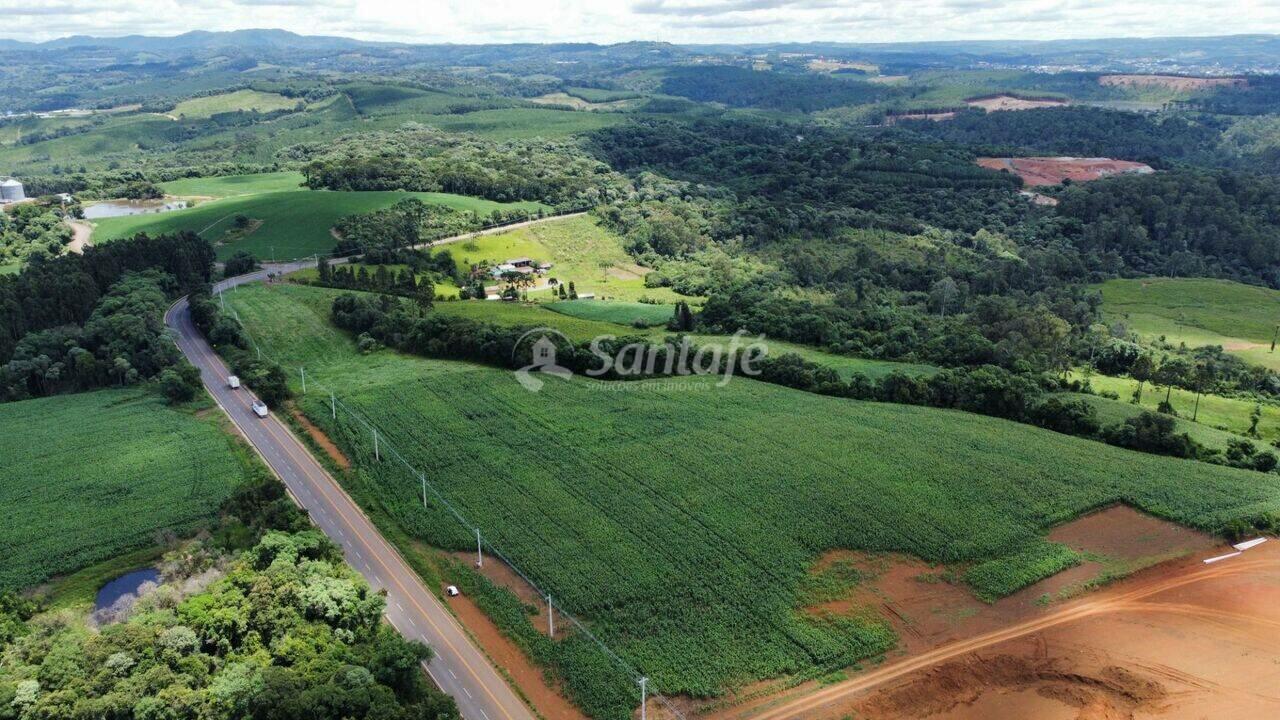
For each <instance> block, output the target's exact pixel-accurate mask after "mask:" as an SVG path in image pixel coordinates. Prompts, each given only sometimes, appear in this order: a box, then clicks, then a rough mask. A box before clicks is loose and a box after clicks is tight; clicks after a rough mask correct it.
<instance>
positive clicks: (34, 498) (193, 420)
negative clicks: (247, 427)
mask: <svg viewBox="0 0 1280 720" xmlns="http://www.w3.org/2000/svg"><path fill="white" fill-rule="evenodd" d="M232 442H233V441H232V439H231V436H230V435H229V434H227V433H226V432H224V431H223V430H222V429H220V428H219V427H218V424H217V422H216V421H215V420H212V419H203V418H199V417H197V416H196V415H194V414H193V413H192V412H191V411H185V410H175V409H173V408H170V407H168V406H167V405H165V403H164V401H163V400H162V399H161V398H160V397H159V396H157V395H153V394H149V393H145V392H140V391H138V390H99V391H97V392H87V393H81V394H79V395H62V396H57V397H51V398H44V399H39V400H25V401H22V402H15V403H5V404H0V504H2V505H3V507H4V508H5V510H6V513H7V515H8V517H7V518H6V520H5V522H4V524H3V527H0V552H3V553H4V562H3V563H0V591H4V590H10V589H18V588H25V587H29V586H31V585H34V584H36V583H39V582H42V581H44V580H46V579H48V578H49V577H51V576H53V575H59V574H64V573H68V572H72V571H74V570H78V569H80V568H83V567H86V566H88V565H91V564H94V563H98V562H102V561H105V560H109V559H112V558H114V557H115V556H117V555H119V554H122V553H125V552H127V551H129V550H134V549H136V548H140V547H143V546H146V545H150V544H152V543H154V542H155V540H154V538H155V534H156V532H157V531H159V530H174V531H178V532H181V531H185V530H189V529H191V528H192V527H193V526H195V525H197V524H199V523H202V522H204V521H207V520H211V519H212V516H213V514H214V512H215V511H216V509H217V507H218V505H219V504H220V503H221V502H222V500H223V499H225V498H226V497H227V496H228V495H230V493H231V490H232V489H233V488H234V487H235V486H236V485H238V484H239V483H241V482H243V481H244V480H245V479H247V477H248V471H247V470H246V466H245V465H244V462H245V461H244V460H243V459H242V458H240V457H238V452H240V451H238V450H235V449H234V448H233V445H232Z"/></svg>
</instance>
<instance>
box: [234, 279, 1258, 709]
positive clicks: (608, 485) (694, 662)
mask: <svg viewBox="0 0 1280 720" xmlns="http://www.w3.org/2000/svg"><path fill="white" fill-rule="evenodd" d="M333 295H334V293H327V292H324V291H320V290H317V289H314V288H301V287H288V286H284V287H271V288H265V287H251V288H243V289H241V290H240V291H239V292H238V293H236V294H234V295H228V302H229V303H230V304H231V305H233V306H234V307H235V309H236V310H237V311H238V312H239V315H240V317H241V318H243V320H244V322H245V324H246V325H247V326H248V328H249V329H250V330H251V331H252V333H253V334H254V337H255V338H256V339H257V341H258V342H259V343H260V344H261V345H262V347H263V350H264V352H266V353H268V354H271V355H272V356H275V357H277V358H278V359H280V360H282V361H283V362H284V363H285V364H286V365H288V366H299V365H304V366H306V368H307V371H308V373H307V374H308V379H309V381H311V382H313V383H319V384H320V385H318V386H317V385H313V386H312V387H313V388H315V387H320V388H321V390H320V391H318V392H317V391H315V390H313V391H312V392H311V394H308V395H305V396H303V397H302V399H301V401H300V403H301V406H302V408H303V409H304V410H305V411H306V412H307V414H308V415H309V416H310V417H311V419H312V420H313V421H314V422H316V424H318V425H320V426H321V427H322V428H323V429H324V430H325V431H326V432H327V433H328V434H329V435H330V436H331V437H333V438H334V439H335V440H336V441H337V443H338V444H339V445H340V446H341V447H342V449H343V450H344V452H346V454H347V455H348V456H349V457H351V458H352V459H353V460H354V462H355V463H356V466H357V468H358V469H359V470H358V472H357V473H356V475H354V476H353V477H352V478H351V479H349V480H348V487H349V488H350V489H351V490H352V491H353V492H354V493H355V494H356V495H357V496H358V497H359V498H360V500H361V501H362V502H364V503H366V504H369V505H371V506H373V507H375V508H377V509H378V510H379V511H380V513H381V512H385V513H386V515H387V516H389V517H390V518H392V519H393V520H394V522H395V523H397V524H398V525H399V526H400V527H401V528H402V529H403V530H404V531H405V532H407V533H408V534H409V535H411V536H412V537H414V538H417V539H421V540H423V541H426V542H428V543H430V544H432V545H435V546H438V547H443V548H449V549H456V550H465V549H467V548H468V547H473V545H472V543H474V537H473V536H472V535H470V533H469V532H468V531H467V530H465V529H464V528H463V527H461V526H460V525H458V524H457V523H456V522H455V521H454V520H453V519H452V518H451V517H450V516H449V514H448V513H447V512H446V511H445V510H444V509H443V508H442V507H441V506H440V505H439V504H438V503H437V502H435V501H434V500H432V501H430V502H429V503H428V505H427V507H426V508H424V507H423V501H422V498H421V496H420V495H419V493H420V488H419V485H418V482H417V480H416V478H415V477H414V476H413V475H410V474H409V473H408V472H407V471H406V470H405V469H404V468H403V467H402V466H400V465H398V464H396V463H392V462H389V461H386V460H385V458H386V455H385V454H384V455H383V458H384V461H383V462H378V461H376V460H375V459H374V457H373V446H372V445H373V443H372V441H371V438H370V437H369V430H368V429H367V428H366V427H365V426H363V425H361V424H359V423H358V422H357V421H355V420H353V419H351V418H349V417H348V416H346V415H343V414H339V418H338V419H337V420H336V421H335V420H333V419H331V416H330V414H329V412H330V410H329V403H328V395H327V392H325V387H326V386H327V387H328V388H336V389H338V390H339V397H340V399H341V400H342V401H343V402H344V403H346V405H348V406H349V407H351V408H354V409H356V410H358V412H360V413H361V414H362V415H364V416H365V417H367V418H369V419H370V420H371V421H372V422H373V423H374V424H376V426H377V427H378V428H379V429H380V434H381V437H382V438H383V440H384V442H387V443H389V444H391V445H394V446H395V447H396V448H398V450H399V452H401V453H402V454H404V456H405V457H406V459H407V460H408V461H409V462H410V463H411V464H412V465H413V466H414V467H417V468H422V469H424V470H425V471H426V472H427V476H428V478H429V479H430V480H431V481H432V483H434V484H435V485H436V486H437V487H438V488H439V490H440V492H442V493H443V494H444V495H445V496H446V497H447V498H448V499H449V501H450V502H451V503H453V504H454V505H455V506H456V507H457V508H458V509H459V510H460V511H461V512H463V513H464V514H466V515H467V516H468V517H469V518H470V519H471V520H472V521H473V522H475V523H477V524H478V525H479V526H480V527H481V528H482V529H483V531H484V533H486V537H487V538H488V540H489V541H490V542H492V543H493V544H494V545H496V546H497V547H500V548H502V549H503V551H504V552H505V553H506V554H507V555H508V557H509V558H510V559H511V560H512V561H514V562H515V563H516V564H517V565H519V566H520V567H521V568H522V569H523V570H524V571H525V572H526V573H528V574H529V575H530V577H532V578H533V579H534V580H536V581H537V582H538V583H539V584H541V585H543V586H544V587H546V588H548V589H549V590H550V591H552V592H554V593H555V596H556V597H557V599H558V603H559V604H561V605H563V607H565V608H566V609H568V610H569V611H571V612H573V613H576V614H578V615H579V616H581V617H583V618H585V619H586V620H587V621H588V622H590V623H591V627H592V629H593V632H595V633H597V634H599V635H600V636H602V637H603V638H605V639H606V640H607V641H608V642H609V643H610V644H611V645H612V647H614V648H615V649H616V650H618V651H620V652H621V653H622V655H623V656H624V657H626V658H627V659H628V660H630V661H631V662H633V663H634V664H636V665H638V666H639V667H642V668H643V670H644V672H645V673H647V674H649V675H651V676H652V677H653V678H654V682H655V683H656V684H657V685H658V686H659V687H662V688H663V689H664V691H665V692H667V693H669V694H672V693H689V694H693V695H697V696H705V695H708V694H713V693H717V692H719V691H721V690H723V689H724V688H725V687H727V686H735V685H741V684H745V683H748V682H750V681H753V680H756V679H760V678H765V677H774V676H778V675H783V674H788V675H793V676H797V675H798V676H800V677H804V676H810V677H812V676H813V675H815V674H817V673H820V672H823V671H825V670H829V669H831V668H836V667H844V666H847V665H849V664H851V663H852V662H854V661H856V660H858V659H860V658H863V657H868V656H872V655H876V654H878V653H881V652H883V651H884V650H885V649H887V648H888V647H889V646H890V645H891V644H892V637H891V635H888V634H886V633H888V631H887V629H886V628H885V626H884V625H882V624H881V623H879V622H878V621H875V620H872V619H868V618H869V617H872V616H869V615H865V614H856V613H855V614H854V615H849V616H845V615H839V616H812V615H809V614H806V613H803V612H800V611H799V610H798V609H797V603H798V602H799V600H798V598H799V585H800V582H801V580H802V578H803V577H804V576H805V573H806V568H808V567H809V565H810V563H811V562H812V561H813V560H814V559H815V558H816V557H817V555H818V554H819V553H820V552H822V551H823V550H827V549H833V548H852V549H863V550H870V551H896V552H904V553H909V554H912V555H916V556H918V557H921V558H924V559H926V560H928V561H933V562H946V563H955V564H959V565H960V566H961V567H964V566H965V565H966V564H968V563H972V562H977V561H982V560H988V559H995V560H996V562H995V563H994V564H990V563H988V564H984V565H983V576H984V577H987V578H988V580H989V581H990V582H989V585H988V586H989V587H1003V588H1004V591H1006V592H1007V591H1008V590H1009V589H1010V588H1012V587H1017V586H1018V585H1019V584H1021V583H1022V582H1026V581H1027V579H1026V578H1027V573H1028V572H1032V571H1034V568H1032V567H1031V566H1028V565H1027V563H1034V564H1035V567H1043V566H1046V564H1044V563H1041V562H1040V561H1039V560H1037V558H1040V557H1041V556H1042V555H1043V554H1044V553H1041V552H1040V550H1041V549H1045V548H1046V546H1045V545H1044V541H1043V535H1044V533H1045V532H1046V531H1047V529H1048V528H1050V527H1051V526H1053V525H1055V524H1057V523H1061V522H1064V521H1067V520H1069V519H1072V518H1074V517H1076V516H1078V515H1080V514H1081V513H1084V512H1087V511H1089V510H1092V509H1095V508H1098V507H1101V506H1105V505H1108V504H1111V503H1117V502H1125V503H1129V504H1132V505H1134V506H1137V507H1139V508H1142V509H1144V510H1146V511H1148V512H1151V513H1154V514H1156V515H1159V516H1161V517H1165V518H1169V519H1173V520H1176V521H1178V522H1181V523H1184V524H1187V525H1191V526H1194V527H1199V528H1205V529H1216V528H1218V527H1220V526H1221V525H1222V524H1223V523H1225V522H1227V521H1229V520H1231V519H1233V518H1236V517H1240V516H1245V515H1253V514H1255V513H1259V512H1264V511H1268V512H1274V511H1277V510H1280V478H1277V477H1275V476H1273V475H1264V474H1259V473H1252V472H1245V471H1237V470H1232V469H1228V468H1223V467H1218V466H1212V465H1208V464H1204V463H1196V462H1190V461H1182V460H1175V459H1170V458H1165V457H1159V456H1153V455H1144V454H1139V453H1133V452H1129V451H1125V450H1121V449H1118V448H1114V447H1110V446H1106V445H1102V444H1099V443H1096V442H1091V441H1086V440H1081V439H1078V438H1073V437H1069V436H1065V435H1059V434H1056V433H1052V432H1048V431H1044V430H1040V429H1037V428H1033V427H1030V426H1026V425H1020V424H1015V423H1011V422H1007V421H1003V420H998V419H994V418H990V417H983V416H977V415H970V414H967V413H960V412H952V411H943V410H936V409H930V408H923V407H912V406H899V405H889V404H877V403H863V402H854V401H847V400H841V399H837V398H830V397H823V396H817V395H812V394H807V393H802V392H797V391H793V390H789V389H786V388H782V387H778V386H773V385H767V384H763V383H758V382H754V381H750V380H741V379H740V380H735V381H733V382H731V383H729V384H728V386H726V387H723V388H714V387H709V386H708V385H709V383H708V382H707V381H705V380H703V379H700V378H680V379H675V380H662V381H652V382H638V383H625V385H627V386H631V390H632V391H630V392H622V391H618V387H619V385H618V384H613V385H609V384H603V383H598V382H595V381H591V380H588V379H585V378H573V379H570V380H557V379H554V378H548V381H547V384H546V385H545V386H544V387H543V388H542V390H541V392H538V393H532V392H529V391H527V390H525V389H524V388H522V387H521V386H520V385H519V384H518V383H517V382H516V381H515V379H514V378H513V377H512V375H511V373H510V372H508V371H505V370H500V369H494V368H489V367H479V366H474V365H469V364H465V363H457V362H447V361H434V360H428V359H423V358H417V357H407V356H403V355H399V354H396V353H393V352H390V351H380V352H375V353H373V354H371V355H361V354H359V353H358V352H357V350H356V348H355V346H354V343H353V342H352V340H351V339H350V338H349V337H347V336H345V335H344V334H343V333H341V332H340V331H338V330H336V329H335V328H334V327H333V326H331V325H330V324H329V321H328V317H329V298H331V297H333ZM476 304H477V305H480V303H476ZM801 418H802V419H803V420H800V419H801ZM1048 549H1049V550H1051V549H1052V548H1048ZM1055 565H1056V563H1055ZM1035 577H1037V576H1036V575H1032V576H1030V579H1032V580H1033V579H1035ZM1014 579H1018V580H1017V581H1016V582H1015V581H1014ZM1010 583H1012V584H1010ZM550 645H551V646H552V649H550V650H548V651H547V652H548V656H549V657H550V658H552V660H553V662H555V663H556V664H557V666H558V667H559V669H560V671H561V675H562V677H564V678H565V679H566V681H567V682H568V685H569V687H570V690H571V691H572V692H573V694H574V695H575V697H577V698H578V699H579V701H580V702H584V707H586V709H587V710H588V712H592V711H596V713H597V716H604V717H627V716H628V714H629V711H630V709H631V707H632V706H633V705H632V704H633V703H634V700H630V699H629V698H630V695H629V693H630V691H629V689H628V688H627V687H617V686H615V685H612V684H611V683H612V682H614V680H611V679H610V678H611V677H615V676H612V675H611V674H610V673H609V672H608V671H607V667H608V665H607V662H606V661H604V660H603V658H601V657H599V656H598V655H594V654H591V653H588V652H586V651H585V650H584V649H583V645H582V644H581V643H574V642H573V641H572V640H568V641H562V642H559V643H551V644H550ZM544 659H545V658H544ZM629 703H631V704H629Z"/></svg>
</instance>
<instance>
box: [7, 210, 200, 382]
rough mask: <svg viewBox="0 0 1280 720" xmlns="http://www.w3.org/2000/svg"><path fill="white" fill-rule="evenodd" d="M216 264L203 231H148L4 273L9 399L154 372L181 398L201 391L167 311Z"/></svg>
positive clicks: (128, 379) (142, 377)
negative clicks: (167, 324)
mask: <svg viewBox="0 0 1280 720" xmlns="http://www.w3.org/2000/svg"><path fill="white" fill-rule="evenodd" d="M212 266H213V248H212V247H211V246H210V245H209V243H208V242H207V241H205V240H202V239H201V238H199V237H197V236H195V235H192V234H182V235H178V236H163V237H155V238H151V237H147V236H145V235H143V236H138V237H137V238H134V239H133V240H125V241H120V242H116V243H111V244H108V245H104V246H102V247H96V248H89V249H88V250H87V251H86V252H85V253H84V254H83V255H77V254H68V255H62V256H59V257H57V258H52V259H48V260H46V259H43V258H40V257H36V258H33V259H32V262H31V264H30V265H29V266H28V267H27V268H26V269H25V270H23V271H22V272H21V273H19V274H18V275H15V276H9V277H0V361H3V362H4V365H2V366H0V400H9V399H21V398H26V397H30V396H35V395H48V394H54V393H59V392H70V391H78V390H85V389H88V388H91V387H98V386H105V385H111V384H115V385H126V384H134V383H137V382H141V381H143V380H149V379H151V378H158V379H159V380H160V382H161V385H162V389H163V390H164V391H165V393H166V394H168V395H169V396H170V398H171V399H173V400H175V401H182V400H188V399H190V398H191V397H194V395H195V393H196V392H197V391H198V389H199V377H198V376H197V375H195V374H194V372H193V368H191V366H190V365H189V364H188V363H187V362H186V361H185V360H182V359H181V358H180V356H179V355H178V353H177V350H176V348H174V346H173V344H172V343H171V342H170V341H169V340H168V339H167V337H166V336H165V334H164V312H165V310H166V309H167V308H168V306H169V303H170V302H171V301H172V300H173V299H175V298H177V297H178V296H180V295H182V294H183V293H185V292H188V291H190V290H192V289H195V288H199V287H201V286H203V285H204V284H205V283H207V282H208V281H209V277H210V272H211V269H212Z"/></svg>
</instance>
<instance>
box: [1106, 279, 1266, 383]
mask: <svg viewBox="0 0 1280 720" xmlns="http://www.w3.org/2000/svg"><path fill="white" fill-rule="evenodd" d="M1097 287H1098V289H1099V290H1100V291H1101V292H1102V312H1103V314H1104V316H1105V317H1106V318H1107V320H1108V321H1111V322H1123V323H1124V324H1125V325H1126V326H1128V328H1129V330H1131V331H1133V332H1136V333H1138V334H1139V335H1141V336H1142V337H1143V338H1145V339H1148V340H1156V339H1160V338H1163V339H1164V340H1165V341H1166V342H1168V343H1170V344H1173V345H1177V344H1179V343H1186V345H1187V346H1188V347H1199V346H1202V345H1221V346H1222V347H1223V349H1224V350H1226V351H1228V352H1230V353H1233V354H1235V355H1239V356H1240V357H1242V358H1244V359H1245V360H1247V361H1249V362H1251V363H1254V364H1257V365H1262V366H1263V367H1269V368H1271V369H1273V370H1280V355H1277V354H1275V353H1272V352H1270V346H1271V338H1272V336H1273V334H1274V333H1275V330H1276V326H1277V325H1278V324H1280V292H1278V291H1276V290H1271V289H1269V288H1261V287H1255V286H1252V285H1244V284H1241V283H1237V282H1231V281H1229V280H1208V279H1183V278H1144V279H1140V280H1109V281H1107V282H1105V283H1102V284H1101V285H1099V286H1097Z"/></svg>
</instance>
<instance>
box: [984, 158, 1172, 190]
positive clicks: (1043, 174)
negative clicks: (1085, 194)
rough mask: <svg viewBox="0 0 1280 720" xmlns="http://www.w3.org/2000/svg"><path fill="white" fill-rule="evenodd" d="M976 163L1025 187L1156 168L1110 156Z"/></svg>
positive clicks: (1150, 171) (1059, 183)
mask: <svg viewBox="0 0 1280 720" xmlns="http://www.w3.org/2000/svg"><path fill="white" fill-rule="evenodd" d="M978 164H979V165H981V166H982V167H984V168H988V169H990V170H1003V171H1007V172H1011V173H1014V174H1016V175H1017V176H1018V177H1021V178H1022V180H1023V182H1024V183H1026V185H1027V186H1028V187H1041V186H1045V185H1061V184H1062V181H1063V180H1071V181H1072V182H1089V181H1090V180H1097V179H1099V178H1103V177H1107V176H1108V175H1119V174H1122V173H1138V174H1146V173H1152V172H1155V170H1153V169H1152V168H1151V166H1150V165H1146V164H1144V163H1139V162H1131V161H1129V160H1112V159H1111V158H1075V157H1019V158H1007V157H1005V158H997V157H981V158H978Z"/></svg>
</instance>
